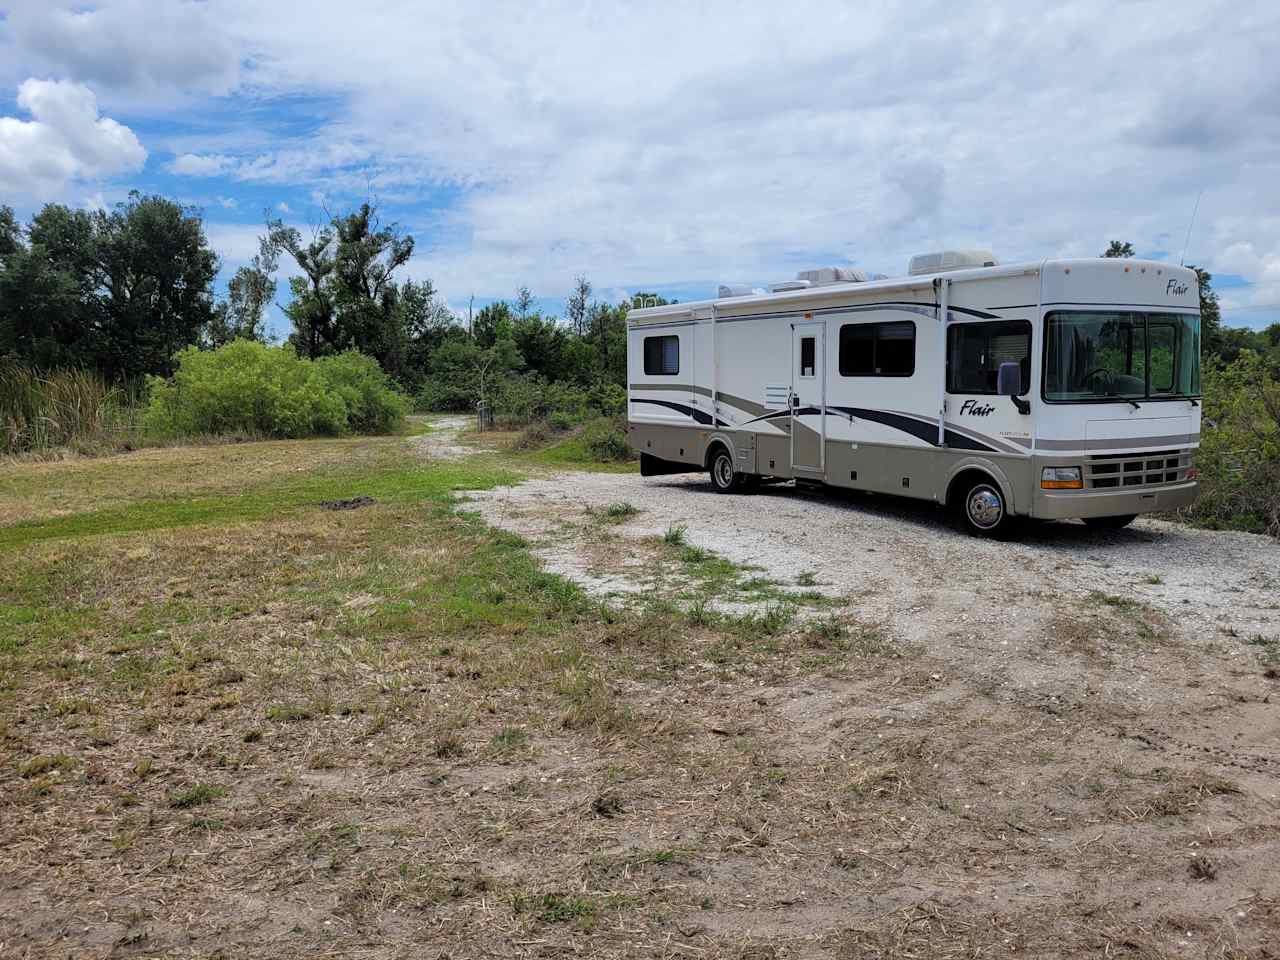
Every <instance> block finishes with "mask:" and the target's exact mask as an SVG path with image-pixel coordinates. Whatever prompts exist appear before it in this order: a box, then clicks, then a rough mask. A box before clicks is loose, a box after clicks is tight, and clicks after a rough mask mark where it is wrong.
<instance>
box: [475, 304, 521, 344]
mask: <svg viewBox="0 0 1280 960" xmlns="http://www.w3.org/2000/svg"><path fill="white" fill-rule="evenodd" d="M471 335H472V336H473V337H475V341H476V343H478V344H479V345H480V346H482V347H491V346H493V345H494V343H496V342H497V341H498V340H510V339H511V338H512V337H513V336H514V335H515V317H514V316H512V313H511V305H510V304H509V303H507V301H505V300H495V301H494V302H493V303H491V304H489V305H488V306H485V307H482V308H481V309H480V312H479V313H477V314H476V317H475V320H474V321H473V322H472V324H471Z"/></svg>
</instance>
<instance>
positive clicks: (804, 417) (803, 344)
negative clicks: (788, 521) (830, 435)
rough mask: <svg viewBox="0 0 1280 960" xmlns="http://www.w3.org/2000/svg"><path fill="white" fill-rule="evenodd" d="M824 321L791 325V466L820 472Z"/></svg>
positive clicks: (823, 450) (822, 463)
mask: <svg viewBox="0 0 1280 960" xmlns="http://www.w3.org/2000/svg"><path fill="white" fill-rule="evenodd" d="M826 356H827V349H826V324H825V323H823V322H822V321H820V320H803V321H797V322H796V323H793V324H792V325H791V466H792V469H794V470H803V471H807V472H812V473H819V474H820V473H822V472H823V471H824V468H825V466H826V462H825V457H826V447H827V444H826V432H827V431H826V421H827V418H826V417H825V416H824V415H823V410H824V409H825V404H826V398H827V390H826V373H827V365H826Z"/></svg>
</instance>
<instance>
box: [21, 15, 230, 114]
mask: <svg viewBox="0 0 1280 960" xmlns="http://www.w3.org/2000/svg"><path fill="white" fill-rule="evenodd" d="M5 7H6V10H5V14H6V18H7V19H6V22H5V24H4V28H5V32H6V33H7V34H8V35H9V36H11V37H12V39H13V42H14V43H15V45H16V47H17V51H18V54H19V56H18V59H19V61H20V64H21V66H22V67H23V68H25V69H28V70H33V71H34V70H39V71H40V72H55V73H59V74H62V75H64V76H72V77H75V78H76V79H79V80H81V81H85V82H89V83H92V84H94V86H95V87H96V88H98V89H101V90H109V91H111V92H112V93H113V94H120V95H133V96H144V97H154V96H155V95H156V94H161V95H162V97H163V98H171V97H172V96H173V95H174V94H175V93H178V92H194V93H206V94H224V93H227V92H229V91H231V90H233V89H234V88H235V86H236V84H237V82H238V79H239V71H240V63H239V58H238V56H237V53H236V46H235V42H234V40H233V39H232V37H231V36H230V35H229V34H228V32H227V29H226V24H225V22H224V21H223V20H222V19H221V18H220V17H219V14H218V11H217V9H216V4H213V3H197V2H191V0H158V2H156V0H152V2H149V0H101V2H98V3H94V4H92V5H85V4H69V3H56V2H54V3H51V2H49V0H9V2H8V3H6V4H5Z"/></svg>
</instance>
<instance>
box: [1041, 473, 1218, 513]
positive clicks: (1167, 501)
mask: <svg viewBox="0 0 1280 960" xmlns="http://www.w3.org/2000/svg"><path fill="white" fill-rule="evenodd" d="M1199 490H1200V484H1199V482H1198V481H1196V480H1189V481H1186V482H1184V483H1171V484H1168V485H1167V486H1159V487H1148V488H1146V489H1137V490H1133V491H1127V490H1116V491H1113V490H1041V489H1039V488H1038V487H1037V489H1036V490H1035V496H1034V497H1033V500H1032V507H1031V515H1032V516H1033V517H1039V518H1041V519H1044V520H1071V519H1077V518H1079V519H1083V518H1085V517H1119V516H1125V515H1127V514H1131V513H1152V512H1154V511H1157V510H1177V509H1179V508H1181V507H1185V506H1189V505H1190V504H1191V502H1192V501H1193V500H1195V498H1196V494H1197V493H1198V492H1199Z"/></svg>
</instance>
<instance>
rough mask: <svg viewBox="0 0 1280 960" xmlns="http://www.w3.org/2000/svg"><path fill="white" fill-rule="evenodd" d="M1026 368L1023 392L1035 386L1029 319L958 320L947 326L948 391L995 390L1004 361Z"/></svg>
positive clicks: (992, 392) (991, 391)
mask: <svg viewBox="0 0 1280 960" xmlns="http://www.w3.org/2000/svg"><path fill="white" fill-rule="evenodd" d="M1010 361H1013V362H1015V363H1017V364H1018V365H1019V366H1020V367H1021V368H1022V393H1023V394H1025V393H1026V392H1027V390H1028V389H1030V387H1031V324H1030V323H1028V322H1027V321H1026V320H1002V321H1000V322H998V323H958V324H953V325H952V326H951V327H949V328H948V330H947V392H948V393H978V394H994V393H995V392H996V378H997V377H998V375H999V373H1000V364H1002V363H1008V362H1010Z"/></svg>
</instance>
